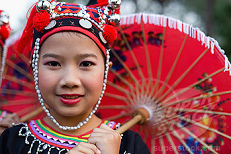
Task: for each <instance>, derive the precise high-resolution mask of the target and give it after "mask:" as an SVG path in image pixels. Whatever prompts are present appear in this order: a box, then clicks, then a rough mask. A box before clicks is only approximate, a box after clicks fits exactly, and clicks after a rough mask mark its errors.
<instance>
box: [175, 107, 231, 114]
mask: <svg viewBox="0 0 231 154" xmlns="http://www.w3.org/2000/svg"><path fill="white" fill-rule="evenodd" d="M175 111H184V112H188V113H190V112H193V113H206V114H215V115H226V116H231V113H228V112H217V111H208V110H198V109H185V108H178V109H177V108H175Z"/></svg>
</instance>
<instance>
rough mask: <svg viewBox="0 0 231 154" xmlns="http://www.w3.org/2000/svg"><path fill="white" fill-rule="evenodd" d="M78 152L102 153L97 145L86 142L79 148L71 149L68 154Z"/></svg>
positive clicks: (78, 146) (79, 145)
mask: <svg viewBox="0 0 231 154" xmlns="http://www.w3.org/2000/svg"><path fill="white" fill-rule="evenodd" d="M77 152H78V153H79V152H80V153H87V154H101V152H100V151H99V149H98V148H97V147H96V146H95V145H93V144H90V143H84V142H80V143H79V144H78V145H77V146H75V147H74V148H73V149H71V150H70V151H69V153H68V154H72V153H77Z"/></svg>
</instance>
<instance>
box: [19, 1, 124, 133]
mask: <svg viewBox="0 0 231 154" xmlns="http://www.w3.org/2000/svg"><path fill="white" fill-rule="evenodd" d="M91 2H92V1H91ZM120 3H121V0H98V1H97V3H95V4H91V5H90V6H84V5H78V4H72V3H65V2H55V1H54V0H40V1H38V2H37V3H35V5H34V7H33V8H32V10H31V13H30V16H29V18H28V21H27V25H26V27H25V29H24V31H23V34H22V37H21V39H20V40H19V42H18V46H17V49H18V51H23V49H24V48H27V49H28V50H24V51H31V50H30V49H29V48H30V46H31V47H32V53H31V55H32V68H33V73H34V81H35V89H36V91H37V93H38V98H39V101H40V103H41V105H42V106H43V108H44V110H45V112H46V113H47V116H48V117H50V119H51V120H52V121H53V122H54V123H55V124H56V125H57V126H58V127H59V128H60V129H63V130H73V129H78V128H80V127H81V126H82V125H84V124H86V123H87V121H88V120H89V119H90V118H91V117H92V115H93V114H94V113H95V112H96V110H97V108H98V106H99V104H100V101H101V99H102V97H103V94H104V91H105V89H106V82H107V73H108V69H109V58H110V56H109V50H110V49H109V46H108V43H111V42H113V41H114V40H115V39H116V37H117V31H116V29H115V27H114V26H116V25H118V24H119V22H120V15H119V14H120ZM61 31H76V32H80V33H83V34H84V35H86V36H88V37H89V38H91V39H92V40H93V41H94V42H95V43H96V44H97V45H98V47H99V48H100V49H101V51H102V52H103V53H104V55H105V56H106V64H105V65H106V67H105V68H106V69H105V76H104V82H103V89H102V92H101V95H100V98H99V99H98V102H97V103H96V105H95V107H94V109H93V111H92V112H91V113H90V114H89V116H88V117H87V118H86V119H85V120H84V121H82V122H80V123H79V124H78V125H77V126H73V127H69V126H61V125H60V124H59V123H58V122H57V121H56V120H55V119H54V117H53V116H52V115H51V114H50V113H49V110H48V109H47V108H46V107H45V104H44V101H43V98H42V96H41V92H40V90H39V87H38V80H39V79H38V66H37V65H38V59H39V48H40V46H41V44H42V43H43V42H44V40H45V39H46V38H48V37H49V36H50V35H52V34H54V33H57V32H61ZM31 42H32V45H31ZM28 47H29V48H28Z"/></svg>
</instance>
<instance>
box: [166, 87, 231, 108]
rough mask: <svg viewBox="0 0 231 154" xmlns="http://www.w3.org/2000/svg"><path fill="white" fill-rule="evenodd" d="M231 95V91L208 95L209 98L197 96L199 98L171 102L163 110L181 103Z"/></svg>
mask: <svg viewBox="0 0 231 154" xmlns="http://www.w3.org/2000/svg"><path fill="white" fill-rule="evenodd" d="M230 93H231V91H223V92H220V93H214V94H211V95H207V96H197V97H192V98H187V99H183V100H179V101H174V102H170V103H168V104H166V105H164V106H163V108H167V107H169V106H173V105H176V104H179V103H185V102H188V101H194V100H199V99H205V98H210V97H214V96H220V95H226V94H230Z"/></svg>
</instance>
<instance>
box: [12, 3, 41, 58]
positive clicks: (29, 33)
mask: <svg viewBox="0 0 231 154" xmlns="http://www.w3.org/2000/svg"><path fill="white" fill-rule="evenodd" d="M36 5H37V3H35V4H34V6H32V7H33V8H32V9H31V12H30V16H29V17H28V18H27V23H26V27H25V29H24V31H23V33H22V36H21V38H20V39H19V41H18V43H17V44H16V49H17V51H18V52H19V53H23V52H24V49H25V48H26V49H27V50H26V52H27V53H25V54H28V52H30V51H29V50H30V45H31V42H32V41H33V30H34V27H33V17H34V16H35V14H36V13H37V10H36Z"/></svg>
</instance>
